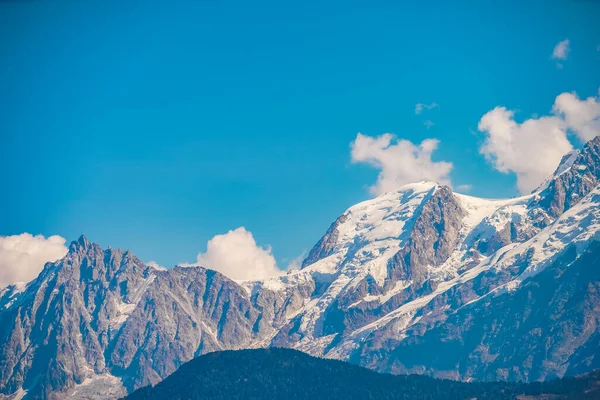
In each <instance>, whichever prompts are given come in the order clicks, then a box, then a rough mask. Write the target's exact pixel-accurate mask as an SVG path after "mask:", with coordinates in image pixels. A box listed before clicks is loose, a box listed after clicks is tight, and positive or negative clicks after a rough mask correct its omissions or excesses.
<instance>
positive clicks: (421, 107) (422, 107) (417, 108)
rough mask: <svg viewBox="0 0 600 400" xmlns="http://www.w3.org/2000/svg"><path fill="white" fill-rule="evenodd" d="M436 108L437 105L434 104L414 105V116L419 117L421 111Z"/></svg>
mask: <svg viewBox="0 0 600 400" xmlns="http://www.w3.org/2000/svg"><path fill="white" fill-rule="evenodd" d="M438 107H439V105H438V104H437V103H435V102H433V103H431V104H425V103H417V105H415V114H417V115H419V114H421V113H422V112H423V110H431V109H434V108H438Z"/></svg>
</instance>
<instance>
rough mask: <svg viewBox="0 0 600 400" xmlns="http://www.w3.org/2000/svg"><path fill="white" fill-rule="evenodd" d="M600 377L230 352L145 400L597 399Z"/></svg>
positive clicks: (143, 393)
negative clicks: (431, 369)
mask: <svg viewBox="0 0 600 400" xmlns="http://www.w3.org/2000/svg"><path fill="white" fill-rule="evenodd" d="M599 381H600V371H596V372H594V373H592V374H589V375H586V376H583V377H579V378H563V379H559V380H553V381H548V382H543V383H527V384H521V383H511V382H485V383H480V382H473V383H465V382H457V381H451V380H444V379H433V378H429V377H425V376H418V375H388V374H379V373H376V372H373V371H371V370H368V369H365V368H362V367H358V366H355V365H352V364H348V363H345V362H341V361H336V360H327V359H320V358H316V357H312V356H309V355H307V354H304V353H301V352H299V351H296V350H289V349H257V350H240V351H222V352H215V353H210V354H207V355H204V356H201V357H198V358H196V359H194V360H192V361H190V362H188V363H186V364H184V365H183V366H182V367H181V368H179V369H178V370H177V371H176V372H175V373H174V374H172V375H171V376H169V377H168V378H166V379H165V380H164V381H162V382H161V383H159V384H157V385H156V386H154V387H150V386H148V387H144V388H142V389H138V390H137V391H135V392H133V393H132V394H131V395H129V396H128V397H127V398H126V400H143V399H156V400H158V399H170V400H175V399H270V400H272V399H307V400H308V399H321V398H322V399H473V398H477V399H515V398H523V399H527V398H534V399H536V398H540V399H541V398H552V399H596V398H600V390H599V388H600V386H599Z"/></svg>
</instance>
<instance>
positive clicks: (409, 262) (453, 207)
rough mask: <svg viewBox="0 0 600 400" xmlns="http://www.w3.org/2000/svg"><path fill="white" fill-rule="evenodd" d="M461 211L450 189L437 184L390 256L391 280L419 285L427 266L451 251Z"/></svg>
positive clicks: (440, 259) (458, 226)
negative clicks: (405, 238) (437, 186)
mask: <svg viewBox="0 0 600 400" xmlns="http://www.w3.org/2000/svg"><path fill="white" fill-rule="evenodd" d="M464 215H465V213H464V211H463V209H462V207H461V206H460V204H459V203H458V201H457V200H456V198H455V197H454V195H453V193H452V191H451V190H450V189H449V188H448V187H447V186H442V187H440V188H439V189H438V190H437V191H436V192H435V193H434V194H433V195H432V196H431V198H430V199H429V201H427V203H426V204H424V205H423V208H422V210H421V213H420V214H419V216H418V217H417V219H416V221H415V223H414V227H413V229H412V231H411V233H410V236H409V238H408V240H407V243H406V245H405V246H404V247H402V249H400V251H398V252H397V253H396V254H395V255H394V257H392V258H391V259H390V261H389V263H388V275H389V277H390V279H391V282H396V281H398V280H404V281H412V282H413V283H414V284H416V285H418V286H420V285H422V284H423V282H424V281H425V280H427V278H428V276H427V272H428V270H429V267H431V266H438V265H440V264H442V263H443V262H444V261H446V260H447V259H448V257H450V254H451V253H452V252H453V251H454V249H455V247H456V245H457V242H458V232H459V230H460V228H461V224H462V219H463V217H464Z"/></svg>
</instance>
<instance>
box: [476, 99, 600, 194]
mask: <svg viewBox="0 0 600 400" xmlns="http://www.w3.org/2000/svg"><path fill="white" fill-rule="evenodd" d="M478 128H479V130H480V131H481V132H484V133H485V134H486V140H485V142H484V144H483V145H482V146H481V148H480V149H479V150H480V152H481V153H482V154H484V155H485V156H486V158H488V160H489V161H491V162H492V164H493V165H494V167H495V168H496V169H497V170H498V171H501V172H504V173H509V172H514V173H515V174H516V175H517V187H518V188H519V190H520V191H521V192H522V193H528V192H530V191H531V190H533V189H535V188H536V187H537V186H538V185H539V184H540V183H541V182H542V181H543V180H544V179H545V178H547V177H548V176H549V175H551V174H552V173H553V172H554V170H555V169H556V167H557V166H558V163H559V162H560V160H561V158H562V156H563V155H564V154H566V153H567V152H569V151H571V150H572V149H573V147H572V146H571V143H570V142H569V140H568V138H567V132H573V133H575V134H577V136H578V137H579V138H580V139H581V140H582V141H588V140H590V139H592V138H594V137H596V136H598V135H600V89H599V91H598V97H588V98H587V99H585V100H581V99H579V97H578V96H577V94H576V93H574V92H573V93H562V94H560V95H558V96H557V97H556V99H555V101H554V105H553V106H552V114H550V115H547V116H542V117H537V116H536V117H532V118H530V119H527V120H525V121H523V122H522V123H518V122H516V121H515V120H514V112H513V111H510V110H507V109H506V108H505V107H496V108H495V109H493V110H492V111H489V112H488V113H487V114H485V115H484V116H483V117H482V118H481V120H480V121H479V125H478Z"/></svg>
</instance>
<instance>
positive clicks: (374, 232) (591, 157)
mask: <svg viewBox="0 0 600 400" xmlns="http://www.w3.org/2000/svg"><path fill="white" fill-rule="evenodd" d="M599 179H600V138H598V137H597V138H595V139H593V140H591V141H590V142H588V143H587V144H586V145H585V146H584V147H583V149H582V150H580V151H577V152H573V153H570V154H568V155H567V156H565V157H564V158H563V160H562V161H561V163H560V165H559V166H558V168H557V170H556V172H555V173H554V174H553V175H552V176H550V177H548V179H547V180H546V181H545V182H544V183H543V184H542V185H541V186H540V187H539V188H538V189H536V190H535V191H534V192H533V193H531V194H529V195H526V196H521V197H517V198H512V199H504V200H488V199H480V198H475V197H471V196H466V195H462V194H457V193H453V192H452V190H451V189H450V188H448V187H446V186H443V185H439V184H436V183H434V182H419V183H415V184H409V185H405V186H403V187H401V188H399V189H398V190H397V191H394V192H389V193H386V194H383V195H381V196H379V197H377V198H375V199H372V200H368V201H365V202H363V203H360V204H357V205H355V206H353V207H351V208H349V209H348V210H346V212H344V213H343V214H342V215H341V216H340V217H339V218H337V219H336V220H335V222H334V223H333V224H332V225H331V227H330V228H329V229H328V230H327V232H326V233H325V235H324V236H323V238H322V239H321V240H319V242H318V243H317V245H316V246H315V247H314V248H313V249H312V250H311V251H310V253H309V255H308V257H307V258H306V259H305V260H304V262H303V264H302V268H301V269H300V270H298V271H292V272H290V273H288V274H287V275H284V276H280V277H273V278H268V279H263V280H258V281H243V282H239V281H233V280H231V279H229V278H227V277H225V276H223V275H221V274H220V273H218V272H215V271H211V270H208V269H205V268H202V267H185V268H184V267H175V268H172V269H169V270H165V271H163V270H157V269H154V268H152V267H151V266H148V265H145V264H144V263H143V262H141V261H140V260H139V259H138V258H137V257H135V256H134V255H133V254H132V253H131V252H129V251H122V250H117V249H112V248H109V249H101V248H100V247H99V246H98V245H96V244H94V243H91V242H89V241H88V240H87V239H86V238H85V237H83V236H82V237H81V238H79V239H78V240H77V241H75V242H73V243H71V245H70V247H69V252H68V254H67V255H66V256H65V257H64V258H63V259H62V260H59V261H57V262H53V263H48V264H46V265H45V267H44V270H43V271H42V272H41V273H40V275H39V276H38V277H37V278H36V279H35V280H33V281H32V282H30V283H28V284H27V286H26V287H24V288H23V287H17V286H9V287H7V288H4V289H1V290H0V399H2V398H11V399H12V398H14V399H20V398H23V397H25V398H42V399H46V398H49V399H52V398H64V397H66V396H70V397H71V398H117V397H119V396H123V395H125V394H126V393H130V392H132V391H134V390H136V389H138V388H141V387H144V386H147V385H156V384H157V383H158V382H160V381H161V380H163V379H164V378H166V377H167V376H169V375H170V374H172V373H173V372H175V371H176V370H177V369H178V368H179V367H180V366H182V365H183V364H184V363H186V362H188V361H190V360H192V359H193V358H195V357H197V356H200V355H202V354H205V353H209V352H214V351H220V350H236V349H251V348H267V347H286V348H292V349H296V350H300V351H303V352H305V353H308V354H311V355H315V356H319V357H323V358H332V359H338V360H343V361H349V362H351V363H354V364H358V365H361V366H364V367H367V368H369V369H372V370H375V371H378V372H386V373H393V374H420V375H428V376H431V377H436V378H449V379H454V380H463V381H473V380H475V381H496V380H500V381H504V380H507V381H525V382H534V381H545V380H550V379H554V378H561V377H563V376H569V375H578V374H582V373H587V372H590V371H592V370H594V369H597V368H600V354H599V353H600V243H599V240H600V233H599V232H600V207H599V204H600V187H599V186H598V184H599Z"/></svg>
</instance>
